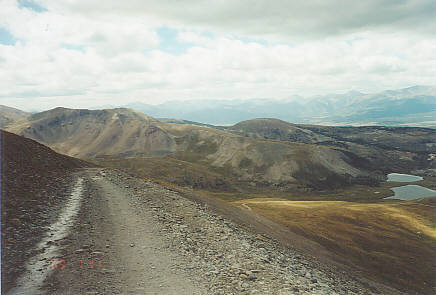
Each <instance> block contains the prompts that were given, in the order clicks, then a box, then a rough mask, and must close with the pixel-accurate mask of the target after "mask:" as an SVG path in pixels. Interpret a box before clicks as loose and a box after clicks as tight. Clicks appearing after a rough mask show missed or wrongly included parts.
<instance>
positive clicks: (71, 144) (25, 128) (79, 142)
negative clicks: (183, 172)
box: [9, 108, 175, 158]
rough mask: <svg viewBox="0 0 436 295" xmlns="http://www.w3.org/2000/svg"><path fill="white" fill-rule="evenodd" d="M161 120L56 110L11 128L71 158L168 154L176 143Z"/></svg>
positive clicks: (121, 111)
mask: <svg viewBox="0 0 436 295" xmlns="http://www.w3.org/2000/svg"><path fill="white" fill-rule="evenodd" d="M158 123H159V121H157V120H155V119H154V118H151V117H149V116H146V115H144V114H142V113H139V112H135V111H133V110H128V109H113V110H92V111H91V110H74V109H65V108H56V109H53V110H49V111H46V112H42V113H38V114H34V115H32V116H30V117H29V118H28V120H27V121H26V122H23V123H21V124H17V125H14V126H11V128H9V130H10V131H11V132H14V133H17V134H20V135H23V136H26V137H29V138H33V139H35V140H37V141H39V142H42V143H45V144H48V145H50V146H51V147H52V148H54V149H55V150H56V151H58V152H60V153H65V154H68V155H70V156H76V157H81V158H90V157H95V156H101V155H119V156H133V155H138V154H141V155H146V156H151V155H165V154H168V153H170V152H173V151H174V150H175V143H174V142H173V140H172V139H171V137H170V136H169V135H168V134H166V132H164V131H163V130H162V129H160V128H159V127H157V124H158Z"/></svg>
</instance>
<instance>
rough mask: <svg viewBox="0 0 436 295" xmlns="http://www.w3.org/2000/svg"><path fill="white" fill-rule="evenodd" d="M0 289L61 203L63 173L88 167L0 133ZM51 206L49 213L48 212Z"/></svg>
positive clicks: (18, 270) (64, 183)
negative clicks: (0, 251)
mask: <svg viewBox="0 0 436 295" xmlns="http://www.w3.org/2000/svg"><path fill="white" fill-rule="evenodd" d="M0 132H1V133H0V140H1V163H2V173H1V177H2V179H1V183H2V186H1V194H2V196H1V208H2V210H1V214H2V223H1V229H2V291H5V290H7V289H8V288H9V286H10V284H11V283H12V282H14V281H15V279H16V277H17V275H18V274H20V273H21V272H22V271H23V269H24V261H25V260H26V259H27V258H28V257H29V256H30V255H31V254H32V253H31V251H29V249H30V248H31V247H32V246H34V245H35V244H36V243H37V241H38V240H39V238H40V236H41V233H42V230H43V226H46V225H47V224H48V223H49V222H50V220H52V219H53V218H55V215H56V211H57V207H58V206H60V205H61V204H62V203H63V201H64V199H63V196H62V195H59V193H62V194H63V193H64V192H65V190H66V189H67V187H68V185H67V183H68V181H69V179H70V177H69V174H70V173H71V172H72V171H73V170H74V169H76V168H79V167H86V166H88V167H89V166H91V164H89V163H86V162H84V161H81V160H78V159H73V158H70V157H68V156H64V155H60V154H58V153H55V152H54V151H53V150H51V149H50V148H48V147H46V146H43V145H41V144H39V143H37V142H35V141H34V140H31V139H28V138H24V137H21V136H17V135H15V134H12V133H9V132H6V131H3V130H1V131H0ZM50 207H51V209H50Z"/></svg>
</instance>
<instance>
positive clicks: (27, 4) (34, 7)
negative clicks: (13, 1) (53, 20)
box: [18, 0, 47, 12]
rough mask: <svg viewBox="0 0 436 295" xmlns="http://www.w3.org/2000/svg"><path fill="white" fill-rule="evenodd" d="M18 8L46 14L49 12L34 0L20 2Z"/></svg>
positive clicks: (19, 0)
mask: <svg viewBox="0 0 436 295" xmlns="http://www.w3.org/2000/svg"><path fill="white" fill-rule="evenodd" d="M18 7H20V8H28V9H31V10H33V11H36V12H44V11H47V9H46V8H44V7H42V6H41V5H39V4H38V3H36V2H35V1H34V0H18Z"/></svg>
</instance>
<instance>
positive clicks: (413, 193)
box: [385, 184, 436, 200]
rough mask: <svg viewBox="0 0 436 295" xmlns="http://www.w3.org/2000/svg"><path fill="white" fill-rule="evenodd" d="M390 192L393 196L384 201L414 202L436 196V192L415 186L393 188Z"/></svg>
mask: <svg viewBox="0 0 436 295" xmlns="http://www.w3.org/2000/svg"><path fill="white" fill-rule="evenodd" d="M391 190H393V191H394V193H395V195H394V196H392V197H388V198H385V199H399V200H415V199H420V198H428V197H434V196H436V191H434V190H432V189H429V188H426V187H423V186H420V185H416V184H408V185H403V186H399V187H393V188H391Z"/></svg>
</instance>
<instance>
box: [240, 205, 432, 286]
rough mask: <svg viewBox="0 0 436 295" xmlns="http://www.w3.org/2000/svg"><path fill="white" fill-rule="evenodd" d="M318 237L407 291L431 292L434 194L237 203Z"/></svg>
mask: <svg viewBox="0 0 436 295" xmlns="http://www.w3.org/2000/svg"><path fill="white" fill-rule="evenodd" d="M234 204H236V205H237V206H241V207H247V206H248V207H249V208H251V209H252V210H255V211H256V212H258V213H260V214H262V215H264V216H267V217H269V218H271V219H272V220H274V221H276V222H279V223H281V224H284V225H286V226H288V227H289V228H291V229H292V230H293V231H295V232H297V233H299V234H302V235H304V236H306V237H308V238H310V239H313V240H316V241H317V242H319V243H320V244H322V245H323V246H324V247H326V248H327V249H329V250H330V251H333V252H335V253H337V254H338V255H340V256H341V257H343V258H345V259H349V260H350V261H351V262H353V263H354V264H356V265H359V266H361V267H363V268H364V269H366V271H367V273H368V275H369V277H370V278H372V279H376V280H380V279H381V280H382V281H384V282H387V283H389V284H391V285H393V286H395V287H397V288H400V289H403V290H408V291H410V290H413V291H420V292H424V293H429V294H430V293H431V292H432V290H433V289H432V287H433V286H432V285H433V284H434V278H435V277H434V275H435V273H434V265H435V262H436V260H435V257H436V253H435V247H434V246H435V241H436V227H435V214H436V213H435V212H436V211H435V205H436V198H432V199H431V200H424V201H422V200H417V201H404V202H394V201H392V202H389V203H380V204H362V203H352V202H344V201H288V200H282V199H273V200H271V199H248V200H242V201H237V202H234Z"/></svg>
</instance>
